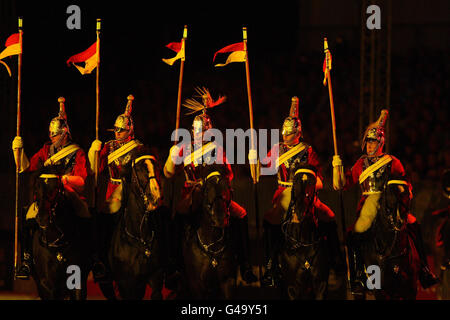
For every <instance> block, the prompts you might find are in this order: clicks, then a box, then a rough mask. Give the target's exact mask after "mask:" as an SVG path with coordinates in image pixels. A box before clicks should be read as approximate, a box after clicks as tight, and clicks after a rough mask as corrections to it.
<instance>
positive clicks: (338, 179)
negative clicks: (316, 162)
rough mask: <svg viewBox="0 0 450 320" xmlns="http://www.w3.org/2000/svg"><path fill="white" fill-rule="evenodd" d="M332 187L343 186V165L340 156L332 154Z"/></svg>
mask: <svg viewBox="0 0 450 320" xmlns="http://www.w3.org/2000/svg"><path fill="white" fill-rule="evenodd" d="M332 165H333V189H334V190H341V189H342V188H343V187H344V186H345V182H346V181H345V175H344V167H343V166H342V160H341V158H340V157H339V156H338V155H336V156H333V161H332Z"/></svg>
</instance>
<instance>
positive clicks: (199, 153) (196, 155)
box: [184, 142, 216, 166]
mask: <svg viewBox="0 0 450 320" xmlns="http://www.w3.org/2000/svg"><path fill="white" fill-rule="evenodd" d="M215 148H216V145H215V144H214V143H212V142H209V143H208V144H205V145H204V146H203V147H202V148H201V149H197V150H195V151H194V152H193V153H191V154H190V155H189V156H187V157H186V158H185V159H184V165H185V166H188V165H190V164H191V163H194V165H195V166H197V165H198V159H200V158H201V157H203V155H205V154H207V153H208V152H211V151H212V150H214V149H215Z"/></svg>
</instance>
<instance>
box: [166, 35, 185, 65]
mask: <svg viewBox="0 0 450 320" xmlns="http://www.w3.org/2000/svg"><path fill="white" fill-rule="evenodd" d="M166 47H167V48H169V49H170V50H172V51H175V52H176V53H177V55H176V56H175V57H173V58H170V59H162V61H164V62H165V63H167V64H168V65H170V66H171V65H173V64H174V63H175V61H177V60H179V59H183V60H184V59H185V58H186V56H185V49H184V41H181V42H171V43H169V44H168V45H166Z"/></svg>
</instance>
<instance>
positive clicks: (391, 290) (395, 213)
mask: <svg viewBox="0 0 450 320" xmlns="http://www.w3.org/2000/svg"><path fill="white" fill-rule="evenodd" d="M379 206H380V207H379V209H378V212H377V215H376V217H375V220H374V221H373V222H372V225H371V227H370V228H369V230H368V231H367V232H366V233H365V235H364V236H363V237H364V238H365V239H364V241H363V242H362V243H361V253H362V261H363V263H364V265H365V268H366V269H367V268H368V267H369V266H371V265H374V266H378V267H379V268H380V269H379V270H380V271H381V279H380V280H381V281H380V282H381V288H379V289H377V288H376V287H375V290H373V291H372V292H373V293H374V296H375V298H376V299H377V300H386V299H406V300H414V299H415V298H416V294H417V280H418V274H419V270H420V263H419V256H418V253H417V250H416V248H415V246H414V242H413V240H412V239H411V238H410V236H409V234H408V230H407V226H406V223H407V215H408V212H409V192H408V187H407V185H406V183H405V181H404V180H402V179H401V178H398V179H397V178H395V177H390V179H388V181H387V182H386V183H385V186H384V189H383V191H382V194H381V196H380V200H379ZM373 284H375V283H373Z"/></svg>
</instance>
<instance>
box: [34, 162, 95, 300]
mask: <svg viewBox="0 0 450 320" xmlns="http://www.w3.org/2000/svg"><path fill="white" fill-rule="evenodd" d="M57 171H58V170H54V169H41V170H39V172H38V173H37V176H38V177H37V178H36V180H35V183H34V185H35V188H34V190H35V197H36V202H37V206H38V212H37V214H36V218H35V219H36V222H37V225H38V228H37V230H36V232H34V234H33V239H32V247H33V249H32V250H33V257H34V258H33V266H32V277H33V278H34V280H35V283H36V286H37V290H38V294H39V297H40V298H41V299H42V300H62V299H71V300H85V299H86V297H87V277H88V274H89V270H90V259H89V252H87V250H86V248H89V245H90V244H89V243H87V241H86V237H84V236H83V234H82V233H83V229H82V224H81V220H80V219H81V218H80V217H78V216H77V215H76V213H75V210H74V208H73V205H72V203H71V202H70V201H69V200H68V198H67V196H66V194H65V190H64V186H63V184H62V182H61V176H60V175H58V174H56V173H55V172H57Z"/></svg>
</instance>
